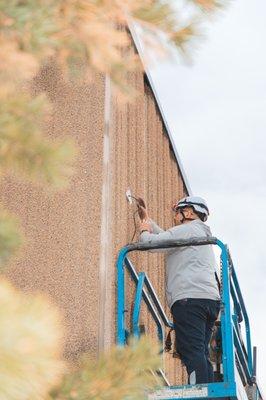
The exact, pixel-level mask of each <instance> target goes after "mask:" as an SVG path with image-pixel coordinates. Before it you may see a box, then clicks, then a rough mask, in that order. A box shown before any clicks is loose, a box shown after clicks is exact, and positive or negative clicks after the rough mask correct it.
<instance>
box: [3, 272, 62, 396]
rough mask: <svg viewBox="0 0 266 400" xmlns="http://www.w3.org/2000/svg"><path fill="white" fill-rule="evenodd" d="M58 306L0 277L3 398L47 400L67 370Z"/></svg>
mask: <svg viewBox="0 0 266 400" xmlns="http://www.w3.org/2000/svg"><path fill="white" fill-rule="evenodd" d="M62 344H63V331H62V323H61V316H60V314H59V312H58V311H57V309H56V308H55V307H54V306H52V305H51V304H50V302H49V301H48V300H47V299H45V298H44V297H43V296H41V295H29V294H23V293H21V292H19V291H18V290H17V289H15V288H14V287H13V286H12V285H11V284H10V283H8V282H7V281H6V280H4V279H1V280H0V398H1V400H29V399H30V400H44V399H47V396H48V395H47V394H48V391H49V390H50V389H51V388H52V387H53V386H55V385H57V384H59V383H60V380H61V377H62V375H63V373H64V372H65V367H66V366H65V364H64V362H63V361H62V358H61V357H62V355H61V349H62Z"/></svg>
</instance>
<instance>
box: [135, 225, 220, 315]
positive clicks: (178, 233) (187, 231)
mask: <svg viewBox="0 0 266 400" xmlns="http://www.w3.org/2000/svg"><path fill="white" fill-rule="evenodd" d="M150 222H151V225H152V233H149V232H142V234H141V235H140V241H141V242H144V243H154V242H157V241H158V240H170V239H176V240H180V239H191V238H197V237H199V238H200V237H209V236H212V235H211V231H210V228H209V227H208V226H207V225H205V224H204V222H202V221H201V220H199V219H196V220H194V221H191V222H188V223H186V224H182V225H178V226H175V227H173V228H170V229H168V230H167V231H164V230H162V229H161V228H160V227H159V226H158V225H156V224H155V222H154V221H152V220H150ZM156 251H160V252H161V251H164V252H165V251H166V252H167V260H166V297H167V302H168V305H169V307H170V308H171V307H172V305H173V304H174V302H175V301H177V300H181V299H185V298H196V299H197V298H198V299H211V300H219V299H220V295H219V289H218V285H217V281H216V278H215V264H216V262H215V256H214V253H213V249H212V246H211V245H205V246H189V247H179V248H176V249H164V250H156Z"/></svg>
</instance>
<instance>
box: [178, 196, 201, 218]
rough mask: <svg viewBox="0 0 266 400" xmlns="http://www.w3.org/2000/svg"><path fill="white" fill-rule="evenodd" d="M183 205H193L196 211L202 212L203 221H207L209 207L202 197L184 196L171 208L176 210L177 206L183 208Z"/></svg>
mask: <svg viewBox="0 0 266 400" xmlns="http://www.w3.org/2000/svg"><path fill="white" fill-rule="evenodd" d="M185 207H193V208H194V210H195V211H196V212H199V213H201V214H203V216H204V219H203V221H204V222H205V221H207V218H208V215H209V209H208V206H207V203H206V201H205V200H204V199H203V198H202V197H198V196H187V197H184V198H183V199H181V200H179V201H178V202H177V203H176V204H175V205H174V207H173V209H174V210H175V211H177V210H178V209H179V208H185Z"/></svg>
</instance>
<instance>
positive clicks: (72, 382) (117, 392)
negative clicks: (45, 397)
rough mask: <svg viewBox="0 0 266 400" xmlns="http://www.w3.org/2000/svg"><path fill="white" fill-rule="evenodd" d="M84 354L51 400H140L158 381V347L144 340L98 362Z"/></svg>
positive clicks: (102, 357)
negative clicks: (155, 373) (156, 374)
mask: <svg viewBox="0 0 266 400" xmlns="http://www.w3.org/2000/svg"><path fill="white" fill-rule="evenodd" d="M90 357H91V356H87V355H84V356H83V357H82V359H81V361H80V364H79V366H78V367H77V368H76V370H74V371H72V372H70V373H69V374H67V375H66V376H65V378H64V380H63V383H62V385H61V386H60V387H59V388H57V389H56V390H54V391H53V392H52V394H51V397H52V399H54V400H114V399H115V400H124V399H127V400H142V399H143V400H144V399H147V393H148V392H150V391H152V390H154V389H155V388H156V387H157V386H158V385H159V384H160V383H161V381H160V380H159V378H158V377H157V376H155V375H154V374H153V373H152V370H153V371H156V370H158V369H159V368H161V357H160V356H159V346H158V345H157V344H156V343H153V342H151V340H150V339H148V338H147V337H142V338H141V339H140V341H138V342H131V344H130V346H127V347H125V348H121V347H114V348H113V349H111V350H110V351H109V352H107V353H105V354H102V355H101V357H100V359H99V360H96V361H95V360H92V359H91V358H90Z"/></svg>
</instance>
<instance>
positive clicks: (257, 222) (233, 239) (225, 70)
mask: <svg viewBox="0 0 266 400" xmlns="http://www.w3.org/2000/svg"><path fill="white" fill-rule="evenodd" d="M205 31H206V39H205V40H204V41H203V42H202V43H201V44H200V47H198V49H197V51H196V52H195V51H192V53H191V54H192V58H193V64H192V63H188V62H185V61H184V60H183V61H182V59H181V57H180V56H177V57H176V60H172V61H171V62H170V61H169V62H166V61H165V62H163V63H162V62H161V61H160V62H159V63H158V66H157V67H153V69H152V70H151V74H152V77H153V81H154V84H155V86H156V90H157V92H158V94H159V98H160V102H161V104H162V106H163V109H164V113H165V115H166V118H167V121H168V123H169V126H170V129H171V131H172V133H173V135H174V139H175V142H176V146H177V149H178V152H179V156H180V158H181V160H182V164H183V166H184V169H185V172H186V175H187V177H188V181H189V183H190V186H191V188H192V191H193V194H195V195H200V196H202V197H205V198H206V200H207V201H208V203H209V208H210V210H211V217H210V218H209V225H210V226H211V228H212V231H213V234H214V235H215V236H217V237H218V238H220V239H222V240H224V241H225V242H226V243H228V245H229V247H230V249H231V253H232V257H233V261H234V264H235V268H236V271H237V274H238V277H239V280H240V285H241V288H242V293H243V295H244V300H245V303H246V306H247V309H248V312H249V317H250V320H251V321H250V322H251V333H252V342H253V344H254V345H257V346H258V378H259V382H260V384H261V386H262V388H263V389H264V392H265V388H266V373H265V366H264V361H265V360H266V343H265V339H264V338H265V335H266V320H265V316H264V309H265V308H266V266H265V264H266V244H265V243H264V238H265V226H266V209H265V195H266V155H265V154H266V137H265V133H266V2H265V1H263V0H252V1H250V0H242V1H235V2H232V3H231V4H230V6H229V7H228V9H227V10H226V11H224V12H223V14H222V15H220V16H219V17H218V18H215V19H214V20H212V21H211V23H209V24H208V27H206V30H205Z"/></svg>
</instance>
